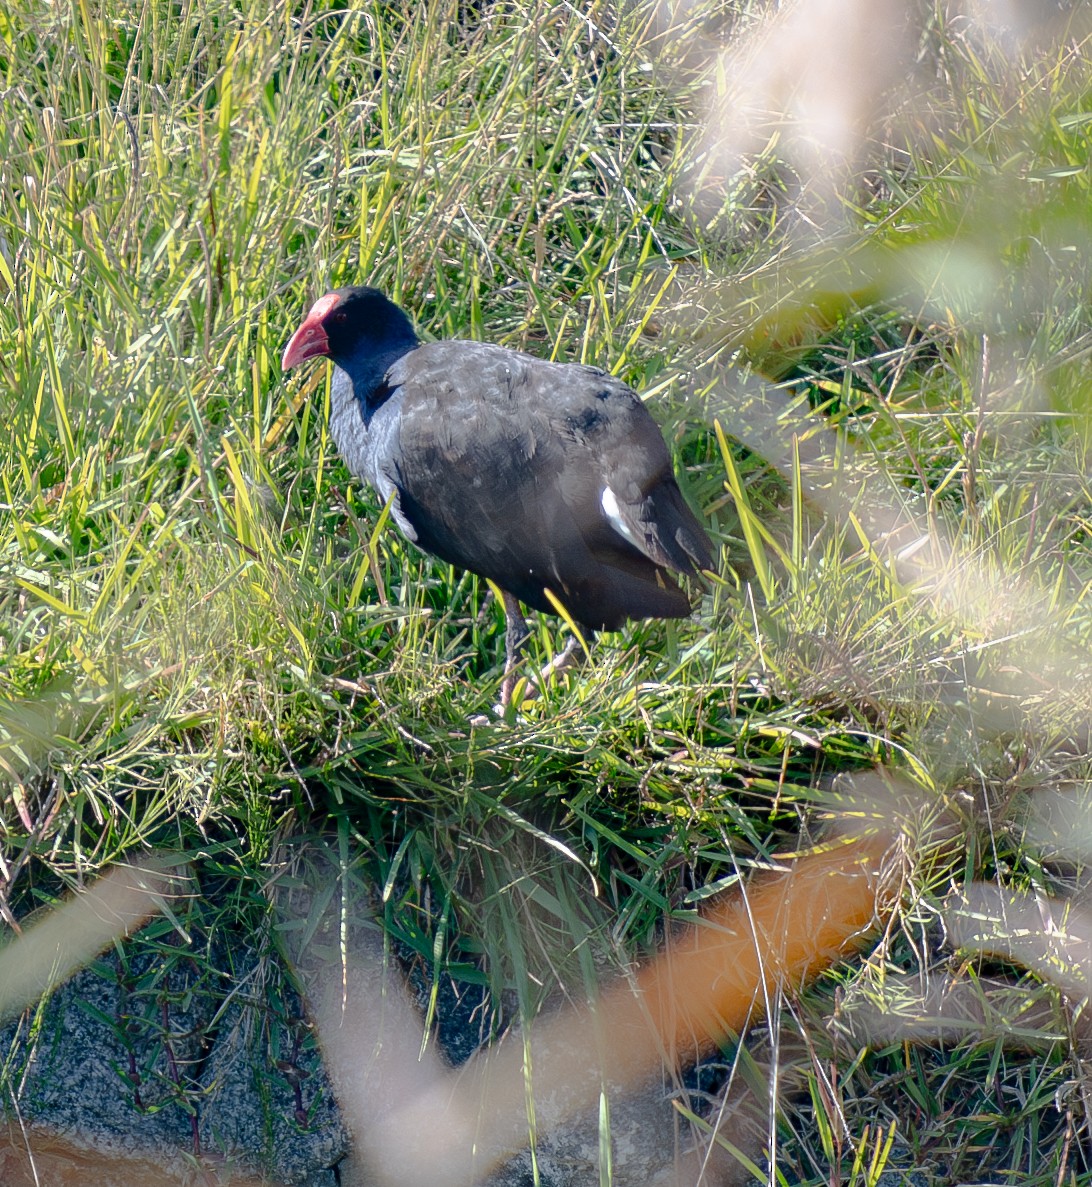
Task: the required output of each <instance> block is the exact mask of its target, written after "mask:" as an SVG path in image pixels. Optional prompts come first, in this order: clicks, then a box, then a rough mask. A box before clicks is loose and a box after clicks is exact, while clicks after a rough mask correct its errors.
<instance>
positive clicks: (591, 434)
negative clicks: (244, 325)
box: [281, 287, 713, 705]
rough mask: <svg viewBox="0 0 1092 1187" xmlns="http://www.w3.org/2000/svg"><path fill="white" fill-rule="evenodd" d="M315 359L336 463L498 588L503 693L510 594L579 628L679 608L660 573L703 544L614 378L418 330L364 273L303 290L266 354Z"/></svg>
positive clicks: (702, 555)
mask: <svg viewBox="0 0 1092 1187" xmlns="http://www.w3.org/2000/svg"><path fill="white" fill-rule="evenodd" d="M320 355H324V356H326V357H328V358H329V359H331V360H332V361H333V363H334V379H333V383H332V386H331V389H330V429H331V432H332V433H333V437H334V440H335V442H336V443H337V446H338V449H339V450H340V451H341V454H342V457H344V459H345V461H346V463H347V464H348V466H349V469H350V470H352V472H353V473H354V474H356V475H357V476H359V477H361V478H364V479H366V480H367V481H368V482H370V483H371V485H372V486H373V487H374V488H375V490H376V492H377V493H378V494H379V497H380V498H381V499H383V500H387V499H391V500H392V501H391V514H392V515H393V516H394V521H395V523H397V524H398V526H399V528H400V529H401V530H402V532H403V533H404V535H405V536H406V537H407V538H408V539H409V540H412V541H413V542H414V543H415V544H417V546H418V547H419V548H422V549H424V550H425V551H426V552H431V553H432V554H433V555H434V556H438V557H440V558H441V559H442V560H445V561H448V562H450V563H451V564H453V565H458V566H460V567H461V568H464V569H469V570H470V571H471V572H473V573H477V574H478V575H479V576H481V577H487V578H489V579H490V580H491V581H493V582H495V583H496V585H497V586H499V587H500V589H501V590H502V591H503V593H504V606H505V613H506V616H507V632H506V636H505V640H506V648H507V660H506V665H505V679H504V683H503V685H502V688H501V700H502V703H503V704H505V705H507V704H508V701H509V699H510V697H511V694H512V690H513V688H514V685H515V664H516V660H517V656H518V652H519V647H520V645H521V643H522V642H523V641H524V639H525V638H526V636H527V623H526V622H525V621H524V618H523V614H522V612H521V610H520V605H519V603H520V602H523V603H524V604H526V605H528V606H532V607H533V608H534V609H536V610H545V611H549V612H552V613H556V612H557V608H556V606H555V604H554V603H553V602H552V601H551V598H550V597H549V596H548V594H547V591H549V593H550V594H552V595H553V597H554V598H556V599H557V600H558V602H560V603H561V604H562V605H563V606H564V607H565V609H566V611H567V612H568V613H569V614H570V615H571V617H572V619H573V620H574V621H575V622H576V623H577V624H578V625H579V626H580V627H581V628H582V630H583V631H584V632H586V637H587V636H590V635H591V634H592V633H593V632H594V631H596V630H616V629H617V628H618V627H620V626H621V625H622V623H623V622H624V621H625V620H626V619H629V618H683V617H685V616H686V615H687V614H688V613H689V611H690V599H689V597H688V596H687V594H686V592H685V591H684V590H682V589H681V588H680V587H679V586H678V585H677V584H676V583H675V582H674V581H673V580H672V579H671V577H670V576H669V573H668V571H669V570H675V571H677V572H679V573H684V574H687V575H690V576H696V575H697V574H698V573H699V571H700V570H702V569H710V568H712V564H713V558H712V548H711V545H710V542H709V538H708V536H707V535H706V534H705V531H704V529H703V528H702V526H701V524H700V523H699V522H698V520H697V519H696V518H695V516H694V514H693V512H691V510H690V508H689V507H688V506H687V505H686V502H685V501H684V499H683V497H682V493H681V492H680V490H679V487H678V484H677V483H676V482H675V477H674V474H673V473H672V469H671V459H670V457H669V455H668V451H667V446H666V445H665V444H664V439H663V437H662V435H661V433H660V430H659V428H658V426H657V425H656V422H655V421H654V420H653V419H652V417H651V416H650V415H649V413H648V411H647V410H646V408H645V406H644V405H643V404H642V403H641V401H640V399H639V398H638V397H637V395H636V393H635V392H634V391H633V390H632V389H631V388H629V387H627V386H626V384H624V383H622V382H621V381H620V380H618V379H615V378H614V377H613V376H611V375H608V374H607V373H606V372H604V371H600V370H598V369H597V368H595V367H585V366H581V365H578V364H575V363H550V362H546V361H544V360H542V359H538V358H535V357H534V356H532V355H529V354H524V353H522V352H521V351H515V350H508V349H506V348H504V347H501V346H492V345H489V344H488V343H484V342H467V341H461V340H452V341H446V342H421V340H420V339H419V338H418V337H417V334H416V332H415V331H414V328H413V324H412V322H411V321H410V319H409V318H408V317H407V316H406V314H405V313H404V312H403V311H402V310H401V309H400V308H399V307H398V306H397V305H395V304H394V303H393V302H392V301H390V300H388V299H387V297H385V296H384V295H383V294H382V293H381V292H379V291H378V290H377V289H374V288H364V287H350V288H341V289H337V290H336V291H335V292H332V293H328V294H327V295H326V296H324V297H321V298H320V299H319V300H318V301H316V302H315V304H314V305H313V306H312V307H311V311H310V313H308V315H307V317H306V318H305V319H304V321H303V324H302V325H301V326H300V328H299V329H298V330H297V331H296V332H295V334H293V335H292V338H291V340H290V341H289V343H288V346H287V347H286V348H285V352H284V358H283V360H282V363H281V365H282V367H283V369H284V370H285V371H287V370H289V369H290V368H292V367H296V366H298V365H299V364H300V363H302V362H303V361H304V360H306V359H311V358H316V357H318V356H320ZM392 496H393V498H392ZM568 653H569V649H567V650H566V653H565V654H568ZM555 662H556V661H555Z"/></svg>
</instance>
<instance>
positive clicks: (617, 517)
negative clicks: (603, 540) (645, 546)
mask: <svg viewBox="0 0 1092 1187" xmlns="http://www.w3.org/2000/svg"><path fill="white" fill-rule="evenodd" d="M599 506H600V507H602V508H603V514H604V515H605V516H606V517H607V521H608V523H609V524H610V526H611V527H612V528H614V530H615V531H616V532H617V533H618V535H619V536H621V537H622V538H623V539H625V540H628V541H629V542H630V544H632V545H633V547H634V548H641V542H640V541H639V540H638V539H637V537H636V536H635V535H634V534H633V530H632V528H630V526H629V524H628V523H626V521H625V520H624V519H623V518H622V511H621V508H620V507H619V506H618V497H617V495H615V493H614V491H612V490H611V488H610V487H609V486H604V487H603V493H602V494H601V495H600V496H599Z"/></svg>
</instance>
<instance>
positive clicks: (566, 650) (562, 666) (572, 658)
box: [538, 627, 595, 687]
mask: <svg viewBox="0 0 1092 1187" xmlns="http://www.w3.org/2000/svg"><path fill="white" fill-rule="evenodd" d="M581 631H582V633H583V636H584V637H583V639H581V637H580V636H579V635H570V636H569V639H568V642H567V643H566V644H565V646H564V647H563V648H562V649H561V650H560V651H559V652H558V653H557V655H555V656H554V658H553V659H552V660H550V662H549V663H548V664H546V665H545V666H544V667H543V669H542V671H541V672H539V674H538V682H539V684H540V685H542V686H543V687H545V685H547V684H548V683H549V682H550V681H551V680H553V679H554V677H556V676H560V675H561V673H562V672H567V671H569V669H570V668H579V667H580V665H581V664H582V663H583V662H584V660H585V658H586V657H587V654H588V653H587V651H585V649H584V645H585V644H587V646H588V647H589V648H590V647H591V645H592V643H594V642H595V631H592V630H589V629H588V628H587V627H582V628H581Z"/></svg>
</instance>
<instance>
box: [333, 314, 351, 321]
mask: <svg viewBox="0 0 1092 1187" xmlns="http://www.w3.org/2000/svg"><path fill="white" fill-rule="evenodd" d="M347 316H348V314H346V313H344V312H342V313H335V314H334V321H344V320H345V318H346V317H347Z"/></svg>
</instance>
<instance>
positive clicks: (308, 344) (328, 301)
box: [281, 293, 341, 371]
mask: <svg viewBox="0 0 1092 1187" xmlns="http://www.w3.org/2000/svg"><path fill="white" fill-rule="evenodd" d="M340 299H341V298H340V297H338V295H337V294H336V293H328V294H327V295H326V296H325V297H320V298H319V299H318V300H317V301H316V302H315V303H314V305H312V306H311V312H310V313H309V314H308V315H307V316H306V317H305V318H304V319H303V325H301V326H300V328H299V329H298V330H297V331H296V332H295V333H294V334H293V335H292V337H291V338H290V339H289V340H288V345H287V346H286V347H285V348H284V356H283V357H282V359H281V370H282V371H291V370H292V368H293V367H298V366H299V365H300V363H302V362H304V361H306V360H307V359H314V358H318V356H319V355H324V354H328V353H329V351H330V342H329V339H328V338H327V337H326V327H325V326H324V325H323V324H322V323H323V321H324V320H325V318H326V315H327V314H328V313H329V312H330V310H331V309H333V307H334V306H335V305H336V304H337V303H338V301H339V300H340Z"/></svg>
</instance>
